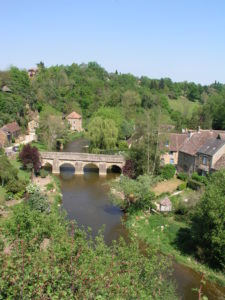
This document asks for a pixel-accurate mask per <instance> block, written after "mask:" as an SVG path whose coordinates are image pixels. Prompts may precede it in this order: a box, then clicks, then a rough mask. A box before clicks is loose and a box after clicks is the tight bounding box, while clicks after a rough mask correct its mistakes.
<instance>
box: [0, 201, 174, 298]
mask: <svg viewBox="0 0 225 300" xmlns="http://www.w3.org/2000/svg"><path fill="white" fill-rule="evenodd" d="M68 232H70V233H71V234H70V235H69V234H68ZM2 233H3V234H4V236H5V238H7V241H8V243H10V245H11V246H10V249H11V250H10V252H11V254H10V255H7V254H3V252H1V254H0V269H1V276H0V294H1V299H162V300H163V299H168V300H169V299H171V300H172V299H176V295H175V293H174V288H173V286H172V284H171V283H170V282H169V281H168V267H169V264H168V259H165V258H163V257H161V256H159V255H157V254H156V252H155V251H154V250H153V249H151V250H146V251H145V254H143V253H142V252H140V250H139V245H138V243H137V242H136V241H135V240H132V241H131V242H130V243H129V244H126V243H125V242H123V241H122V240H121V241H120V242H117V243H116V242H115V243H113V245H112V246H110V247H109V246H106V245H105V243H104V241H103V237H102V236H98V237H96V238H95V240H92V239H90V238H87V235H86V233H85V232H84V231H82V230H80V229H78V228H77V227H76V226H74V225H73V224H72V225H71V226H69V224H67V223H66V221H65V219H64V216H63V215H61V214H59V213H58V209H57V208H55V207H52V210H51V212H50V213H48V214H46V213H45V212H42V213H40V211H38V210H36V209H33V208H32V207H31V206H29V205H28V204H27V203H23V204H20V205H18V206H17V207H15V208H14V209H13V215H12V218H10V219H8V220H6V222H5V226H4V228H3V231H2ZM1 242H2V243H1V244H2V246H3V247H4V242H3V241H1ZM131 253H132V255H131ZM165 274H167V276H165ZM166 277H167V278H166Z"/></svg>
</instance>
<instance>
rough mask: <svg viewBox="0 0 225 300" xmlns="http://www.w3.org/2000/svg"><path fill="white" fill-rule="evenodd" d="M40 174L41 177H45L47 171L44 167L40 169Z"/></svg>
mask: <svg viewBox="0 0 225 300" xmlns="http://www.w3.org/2000/svg"><path fill="white" fill-rule="evenodd" d="M40 176H41V178H45V177H47V176H48V171H47V170H45V169H41V170H40Z"/></svg>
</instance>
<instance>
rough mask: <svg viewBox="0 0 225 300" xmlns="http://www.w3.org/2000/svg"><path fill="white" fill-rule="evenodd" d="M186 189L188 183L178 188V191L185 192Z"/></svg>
mask: <svg viewBox="0 0 225 300" xmlns="http://www.w3.org/2000/svg"><path fill="white" fill-rule="evenodd" d="M186 187H187V182H183V183H181V184H180V185H179V186H178V188H177V189H178V191H183V190H185V189H186Z"/></svg>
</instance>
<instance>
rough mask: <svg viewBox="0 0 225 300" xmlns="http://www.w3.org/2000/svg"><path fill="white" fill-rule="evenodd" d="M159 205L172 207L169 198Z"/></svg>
mask: <svg viewBox="0 0 225 300" xmlns="http://www.w3.org/2000/svg"><path fill="white" fill-rule="evenodd" d="M159 203H160V205H163V206H170V205H171V201H170V199H169V198H168V197H165V198H164V199H162V200H161V201H160V202H159Z"/></svg>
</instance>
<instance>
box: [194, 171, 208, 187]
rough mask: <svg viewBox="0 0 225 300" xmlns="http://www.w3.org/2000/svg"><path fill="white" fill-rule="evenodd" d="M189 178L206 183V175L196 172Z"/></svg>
mask: <svg viewBox="0 0 225 300" xmlns="http://www.w3.org/2000/svg"><path fill="white" fill-rule="evenodd" d="M191 178H192V179H193V180H195V181H198V182H201V183H203V184H204V185H207V184H208V179H207V177H205V176H201V175H198V173H196V172H195V173H193V174H192V175H191Z"/></svg>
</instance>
